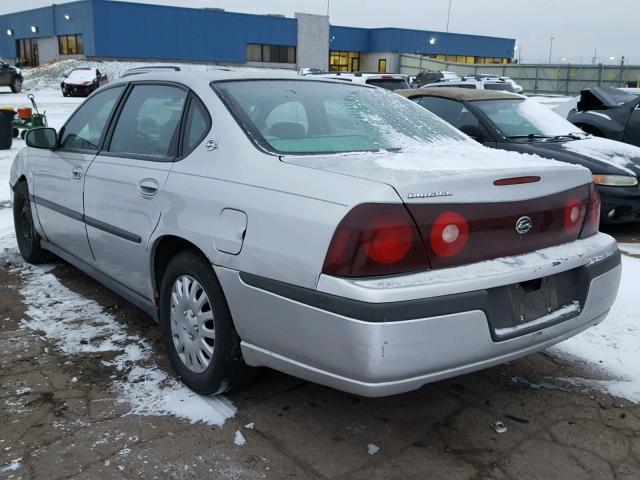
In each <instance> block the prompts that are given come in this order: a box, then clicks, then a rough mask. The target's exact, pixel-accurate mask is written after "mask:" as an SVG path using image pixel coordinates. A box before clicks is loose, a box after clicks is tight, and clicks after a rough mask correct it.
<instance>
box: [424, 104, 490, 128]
mask: <svg viewBox="0 0 640 480" xmlns="http://www.w3.org/2000/svg"><path fill="white" fill-rule="evenodd" d="M419 103H420V105H422V106H423V107H425V108H426V109H427V110H429V111H430V112H432V113H435V114H436V115H437V116H439V117H440V118H441V119H443V120H444V121H445V122H449V123H450V124H451V125H453V126H454V127H456V128H457V129H460V128H461V127H463V126H470V125H472V126H477V127H478V128H480V129H483V128H482V126H481V125H480V122H479V121H478V119H477V118H476V116H475V115H474V114H473V113H471V112H470V111H469V110H468V109H467V107H465V106H464V105H463V104H462V103H460V102H457V101H455V100H449V99H448V98H440V97H422V98H421V99H420V101H419ZM483 130H484V129H483Z"/></svg>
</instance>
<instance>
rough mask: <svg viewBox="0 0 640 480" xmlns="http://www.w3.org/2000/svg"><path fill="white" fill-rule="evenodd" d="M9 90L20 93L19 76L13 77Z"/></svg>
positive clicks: (20, 82) (20, 81)
mask: <svg viewBox="0 0 640 480" xmlns="http://www.w3.org/2000/svg"><path fill="white" fill-rule="evenodd" d="M11 91H12V92H13V93H20V92H21V91H22V79H21V78H19V77H15V78H14V79H13V82H11Z"/></svg>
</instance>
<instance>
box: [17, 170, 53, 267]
mask: <svg viewBox="0 0 640 480" xmlns="http://www.w3.org/2000/svg"><path fill="white" fill-rule="evenodd" d="M13 224H14V227H15V231H16V240H17V241H18V249H19V250H20V255H22V258H24V259H25V260H26V261H27V262H29V263H33V264H38V263H44V262H48V261H51V259H52V258H53V256H52V254H51V253H49V252H48V251H47V250H45V249H44V248H42V247H41V246H40V235H38V232H36V230H35V228H34V227H33V215H32V212H31V200H29V187H28V186H27V182H20V183H19V184H18V186H17V187H16V189H15V192H14V197H13Z"/></svg>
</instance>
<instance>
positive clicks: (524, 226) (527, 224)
mask: <svg viewBox="0 0 640 480" xmlns="http://www.w3.org/2000/svg"><path fill="white" fill-rule="evenodd" d="M532 228H533V222H532V221H531V218H529V217H520V218H519V219H518V221H517V222H516V232H518V233H519V234H520V235H524V234H525V233H529V232H530V231H531V229H532Z"/></svg>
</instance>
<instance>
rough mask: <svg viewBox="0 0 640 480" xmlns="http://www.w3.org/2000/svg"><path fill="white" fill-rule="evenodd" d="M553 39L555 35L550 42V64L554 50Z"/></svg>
mask: <svg viewBox="0 0 640 480" xmlns="http://www.w3.org/2000/svg"><path fill="white" fill-rule="evenodd" d="M553 39H554V37H551V38H550V40H551V41H550V43H549V65H551V53H552V52H553Z"/></svg>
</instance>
